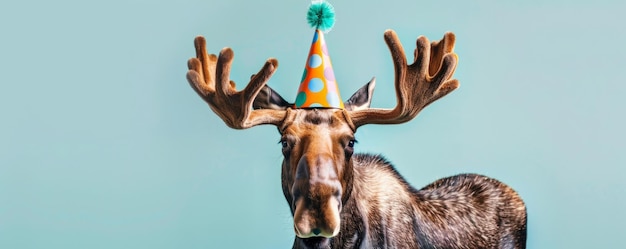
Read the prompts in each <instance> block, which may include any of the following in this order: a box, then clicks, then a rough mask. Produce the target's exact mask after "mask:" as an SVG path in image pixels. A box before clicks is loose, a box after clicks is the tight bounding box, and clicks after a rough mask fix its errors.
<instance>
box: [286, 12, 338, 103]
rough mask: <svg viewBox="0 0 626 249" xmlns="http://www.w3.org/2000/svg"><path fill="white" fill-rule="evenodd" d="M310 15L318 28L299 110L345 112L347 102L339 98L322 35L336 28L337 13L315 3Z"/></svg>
mask: <svg viewBox="0 0 626 249" xmlns="http://www.w3.org/2000/svg"><path fill="white" fill-rule="evenodd" d="M307 14H308V16H307V17H308V21H309V23H310V24H311V25H312V26H314V27H315V34H314V35H313V42H312V44H311V50H309V56H308V57H307V61H306V65H305V67H304V73H303V74H302V80H301V81H300V88H299V89H298V95H297V96H296V103H295V107H296V108H338V109H343V108H344V106H343V101H341V97H340V95H339V88H338V87H337V82H336V81H335V73H334V72H333V66H332V64H331V63H330V56H329V55H328V49H327V46H326V41H325V40H324V33H323V32H322V31H328V30H330V29H331V28H332V26H333V24H334V16H335V12H334V9H333V7H332V6H331V5H330V4H329V3H327V2H325V1H322V2H318V3H313V4H312V5H311V7H310V8H309V12H308V13H307Z"/></svg>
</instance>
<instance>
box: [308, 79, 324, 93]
mask: <svg viewBox="0 0 626 249" xmlns="http://www.w3.org/2000/svg"><path fill="white" fill-rule="evenodd" d="M322 89H324V81H322V80H321V79H320V78H313V79H311V80H309V91H311V92H314V93H317V92H320V91H321V90H322Z"/></svg>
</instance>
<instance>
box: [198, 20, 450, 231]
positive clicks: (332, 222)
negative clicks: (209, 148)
mask: <svg viewBox="0 0 626 249" xmlns="http://www.w3.org/2000/svg"><path fill="white" fill-rule="evenodd" d="M384 37H385V41H386V43H387V45H388V47H389V50H390V51H391V57H392V60H393V64H394V67H395V88H396V95H397V105H396V107H395V108H393V109H375V108H369V106H370V102H371V99H372V93H373V90H374V85H375V80H374V79H372V80H371V81H370V82H369V83H367V84H366V85H365V86H363V87H362V88H361V89H359V90H358V91H357V92H356V93H354V94H353V95H352V96H351V97H350V98H349V99H348V100H347V101H346V102H345V103H344V105H345V109H323V108H309V109H293V104H291V103H288V102H287V101H285V100H284V99H283V98H282V97H281V96H280V95H278V94H277V93H276V92H275V91H274V90H272V89H271V88H269V87H268V86H267V85H266V82H267V81H268V79H269V78H270V77H271V76H272V74H273V73H274V71H275V70H276V68H277V66H278V62H277V60H276V59H273V58H271V59H268V60H267V62H266V63H265V65H264V66H263V68H262V69H261V70H260V71H259V72H258V73H257V74H255V75H253V76H252V78H251V79H250V83H249V84H248V85H247V86H246V87H245V88H244V89H243V90H241V91H237V90H236V89H235V83H234V82H233V81H231V80H230V79H229V74H230V68H231V63H232V61H233V55H234V54H233V51H232V50H231V49H230V48H224V49H222V51H221V52H220V54H219V56H216V55H214V54H207V51H206V41H205V39H204V38H203V37H200V36H199V37H197V38H196V39H195V47H196V58H191V59H190V60H189V63H188V65H189V69H190V70H189V72H188V73H187V79H188V81H189V83H190V85H191V87H192V88H193V89H194V90H195V91H196V92H197V93H198V95H200V97H202V98H203V99H204V100H205V101H206V102H207V103H208V104H209V106H210V107H211V109H212V110H213V111H214V112H215V113H216V114H217V115H218V116H219V117H221V118H222V120H224V122H225V123H226V125H228V126H229V127H231V128H234V129H247V128H250V127H253V126H256V125H261V124H272V125H275V126H277V127H278V130H279V132H280V135H281V140H280V141H281V144H282V153H283V155H284V162H283V165H282V188H283V193H284V195H285V199H286V200H287V202H288V203H289V206H290V207H291V212H292V214H293V218H294V228H295V229H294V230H295V233H296V235H297V236H298V237H300V238H309V237H318V236H321V237H327V238H330V237H333V236H336V235H337V233H338V232H339V231H340V227H341V215H340V213H341V211H342V205H343V204H345V203H346V202H347V201H348V199H349V198H350V196H351V190H352V182H353V178H354V170H353V162H352V160H351V159H352V158H351V157H352V154H353V146H354V143H355V140H354V134H355V132H356V130H357V129H358V128H359V127H360V126H362V125H366V124H400V123H404V122H407V121H410V120H411V119H413V118H415V117H416V116H417V115H418V113H419V112H420V110H422V108H424V107H425V106H427V105H428V104H430V103H432V102H433V101H435V100H437V99H439V98H441V97H443V96H445V95H446V94H448V93H450V92H451V91H453V90H454V89H456V88H458V86H459V83H458V81H457V80H456V79H451V77H452V75H453V72H454V70H455V68H456V64H457V55H456V54H455V53H454V52H453V48H454V42H455V36H454V34H453V33H446V34H445V35H444V37H443V39H442V40H441V41H435V42H432V43H431V42H429V40H428V39H427V38H426V37H424V36H422V37H419V38H418V39H417V48H416V49H415V52H414V56H415V59H414V61H413V63H412V64H408V63H407V59H406V56H405V53H404V49H403V47H402V45H401V43H400V41H399V39H398V37H397V35H396V33H395V32H394V31H392V30H388V31H386V32H385V35H384ZM253 107H254V108H253Z"/></svg>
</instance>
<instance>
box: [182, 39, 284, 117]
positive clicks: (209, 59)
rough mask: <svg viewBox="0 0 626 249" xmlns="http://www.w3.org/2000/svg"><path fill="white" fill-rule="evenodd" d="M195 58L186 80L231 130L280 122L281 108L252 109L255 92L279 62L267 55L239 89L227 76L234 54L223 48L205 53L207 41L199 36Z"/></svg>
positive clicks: (189, 62) (282, 114) (190, 65)
mask: <svg viewBox="0 0 626 249" xmlns="http://www.w3.org/2000/svg"><path fill="white" fill-rule="evenodd" d="M194 44H195V47H196V58H191V59H189V61H188V66H189V71H188V72H187V81H189V84H190V85H191V87H192V88H193V89H194V90H195V91H196V93H198V95H200V97H202V99H204V101H206V102H207V103H208V104H209V106H210V107H211V109H212V110H213V112H215V113H216V114H217V115H218V116H220V118H222V120H224V122H225V123H226V125H228V126H229V127H231V128H234V129H246V128H250V127H252V126H255V125H260V124H273V125H279V124H280V123H281V122H282V120H283V119H284V117H285V111H283V110H267V109H264V110H252V103H253V101H254V98H255V97H256V95H257V94H258V93H259V91H261V89H262V88H263V86H265V84H266V82H267V80H269V78H270V77H271V76H272V74H273V73H274V71H275V70H276V67H277V66H278V61H276V59H273V58H270V59H268V60H267V62H265V65H263V68H261V71H259V73H257V74H256V75H253V76H252V78H251V79H250V83H249V84H248V85H247V86H246V87H245V88H244V89H243V90H242V91H240V92H237V90H236V89H235V82H233V81H231V80H230V79H229V76H230V67H231V64H232V61H233V57H234V53H233V51H232V50H231V49H230V48H224V49H222V51H220V55H219V57H218V56H215V55H214V54H207V51H206V40H205V39H204V37H202V36H198V37H196V39H195V40H194Z"/></svg>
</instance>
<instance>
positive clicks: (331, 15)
mask: <svg viewBox="0 0 626 249" xmlns="http://www.w3.org/2000/svg"><path fill="white" fill-rule="evenodd" d="M306 19H307V21H308V22H309V25H311V27H313V28H316V29H319V30H321V31H322V32H328V31H330V29H332V28H333V26H334V25H335V8H333V6H332V5H330V3H327V2H326V1H321V2H316V3H312V4H311V6H310V7H309V11H308V12H307V13H306Z"/></svg>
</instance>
